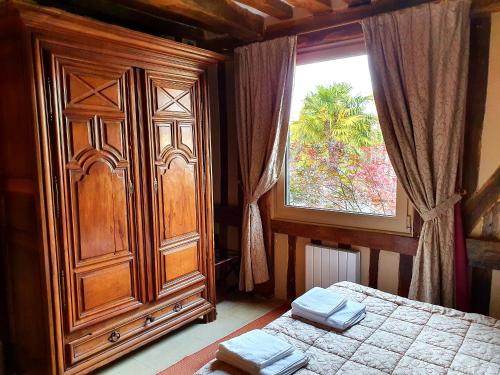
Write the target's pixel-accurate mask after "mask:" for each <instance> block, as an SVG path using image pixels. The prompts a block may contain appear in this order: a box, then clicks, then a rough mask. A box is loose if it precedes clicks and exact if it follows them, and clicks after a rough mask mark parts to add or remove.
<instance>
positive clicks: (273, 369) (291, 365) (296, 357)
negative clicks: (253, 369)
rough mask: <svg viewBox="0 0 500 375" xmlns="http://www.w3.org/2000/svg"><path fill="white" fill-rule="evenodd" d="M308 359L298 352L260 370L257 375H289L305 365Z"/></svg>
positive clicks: (295, 351)
mask: <svg viewBox="0 0 500 375" xmlns="http://www.w3.org/2000/svg"><path fill="white" fill-rule="evenodd" d="M308 361H309V359H308V358H307V357H306V356H305V354H304V353H302V352H301V351H299V350H294V351H293V352H292V354H290V355H288V356H286V357H285V358H282V359H280V360H279V361H276V362H274V363H273V364H272V365H269V366H267V367H264V368H263V369H261V370H260V372H259V375H291V374H293V373H294V372H295V371H297V370H299V369H300V368H302V367H304V366H305V365H307V362H308Z"/></svg>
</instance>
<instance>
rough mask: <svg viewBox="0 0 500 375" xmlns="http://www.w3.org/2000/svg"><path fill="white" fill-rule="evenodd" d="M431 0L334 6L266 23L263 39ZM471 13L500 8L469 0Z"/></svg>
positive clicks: (495, 2)
mask: <svg viewBox="0 0 500 375" xmlns="http://www.w3.org/2000/svg"><path fill="white" fill-rule="evenodd" d="M430 1H434V0H405V1H401V0H377V1H375V2H373V3H371V4H365V5H359V6H356V7H352V8H344V9H338V10H334V11H333V12H330V13H324V14H317V15H312V16H309V17H304V18H300V19H292V20H286V21H283V22H279V23H276V24H272V25H269V26H268V27H267V29H266V33H265V39H272V38H276V37H280V36H286V35H298V34H303V33H308V32H313V31H318V30H323V29H327V28H330V27H337V26H342V25H346V24H349V23H353V22H359V21H360V20H362V19H364V18H367V17H371V16H375V15H377V14H381V13H387V12H392V11H395V10H399V9H404V8H410V7H413V6H416V5H420V4H424V3H428V2H430ZM471 11H472V14H473V15H481V14H485V13H491V12H497V11H500V0H472V10H471Z"/></svg>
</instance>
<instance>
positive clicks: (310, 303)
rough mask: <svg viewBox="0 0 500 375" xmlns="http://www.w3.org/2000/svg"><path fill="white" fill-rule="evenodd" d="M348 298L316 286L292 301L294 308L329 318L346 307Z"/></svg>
mask: <svg viewBox="0 0 500 375" xmlns="http://www.w3.org/2000/svg"><path fill="white" fill-rule="evenodd" d="M345 303H346V299H345V298H344V297H342V296H341V295H339V294H337V293H333V292H331V291H329V290H326V289H323V288H318V287H314V288H312V289H311V290H309V291H308V292H307V293H305V294H303V295H302V296H300V297H299V298H297V299H295V301H293V302H292V309H295V310H300V311H304V312H306V313H309V314H314V315H317V316H319V317H322V318H328V317H329V316H330V315H332V314H333V313H335V312H337V311H338V310H340V309H341V308H342V307H344V305H345Z"/></svg>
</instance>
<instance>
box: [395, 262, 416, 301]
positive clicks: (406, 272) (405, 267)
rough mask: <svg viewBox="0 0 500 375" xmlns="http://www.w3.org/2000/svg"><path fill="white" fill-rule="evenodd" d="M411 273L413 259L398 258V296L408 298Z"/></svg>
mask: <svg viewBox="0 0 500 375" xmlns="http://www.w3.org/2000/svg"><path fill="white" fill-rule="evenodd" d="M412 273H413V257H412V256H409V255H400V256H399V277H398V295H399V296H401V297H406V298H408V294H409V292H410V284H411V276H412Z"/></svg>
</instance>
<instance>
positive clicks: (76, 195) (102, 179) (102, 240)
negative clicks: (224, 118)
mask: <svg viewBox="0 0 500 375" xmlns="http://www.w3.org/2000/svg"><path fill="white" fill-rule="evenodd" d="M51 59H52V65H53V72H54V77H53V79H54V83H55V85H54V87H56V91H57V92H56V93H54V95H53V97H54V98H55V100H54V102H55V107H56V108H55V113H56V116H55V117H56V118H55V119H54V121H53V125H54V127H55V133H54V135H53V137H54V138H56V139H57V145H55V146H53V149H55V150H56V151H55V154H56V156H55V157H54V160H55V159H57V161H56V162H55V163H54V164H57V166H54V169H58V173H57V175H58V178H59V181H57V182H56V187H57V188H58V189H59V195H60V199H58V204H59V205H60V207H59V212H60V213H59V216H60V219H59V222H60V223H61V230H60V232H61V241H60V242H61V244H60V247H61V248H63V250H64V251H62V253H63V258H64V262H63V264H62V269H61V276H62V280H61V281H62V287H63V288H65V290H63V294H64V296H63V305H65V306H64V307H65V308H66V310H67V321H66V325H67V328H68V330H69V331H74V330H76V329H79V328H82V327H85V326H88V325H89V324H94V323H97V322H101V321H103V320H105V319H108V318H110V317H112V316H116V315H118V314H120V313H123V312H125V311H128V310H130V309H133V308H135V307H138V306H139V305H140V304H141V296H140V294H141V293H140V279H141V277H140V276H141V275H140V272H139V269H140V268H141V267H140V266H139V263H140V260H141V259H140V250H139V248H138V243H139V241H137V233H136V232H137V229H138V227H139V226H138V225H137V224H136V220H137V218H136V217H137V215H136V205H135V201H136V199H137V198H136V194H137V193H136V192H135V188H134V181H135V179H136V174H137V173H138V168H137V164H136V162H135V161H134V157H133V156H134V148H135V142H134V138H135V137H136V136H137V134H136V132H137V129H136V124H135V115H134V114H133V106H132V103H133V100H134V97H133V96H134V91H133V90H134V82H133V75H132V71H131V70H130V69H128V68H126V67H119V66H105V65H103V64H93V63H91V62H89V61H80V60H77V59H75V58H71V59H70V58H65V57H59V56H52V58H51ZM54 143H56V142H55V140H54ZM59 202H60V203H59Z"/></svg>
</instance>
